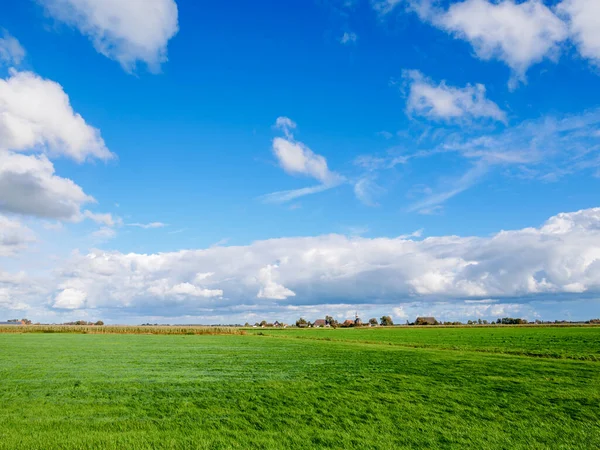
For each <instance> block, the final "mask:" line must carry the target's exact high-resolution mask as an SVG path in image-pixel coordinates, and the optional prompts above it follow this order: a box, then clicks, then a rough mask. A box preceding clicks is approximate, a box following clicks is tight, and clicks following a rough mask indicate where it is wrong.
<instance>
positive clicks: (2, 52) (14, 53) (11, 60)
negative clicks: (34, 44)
mask: <svg viewBox="0 0 600 450" xmlns="http://www.w3.org/2000/svg"><path fill="white" fill-rule="evenodd" d="M24 58H25V49H24V48H23V47H21V44H20V43H19V41H18V40H17V39H15V38H14V37H13V36H11V35H10V33H8V32H7V31H4V34H3V37H1V38H0V62H4V63H6V64H8V65H15V66H18V65H19V64H21V61H23V59H24Z"/></svg>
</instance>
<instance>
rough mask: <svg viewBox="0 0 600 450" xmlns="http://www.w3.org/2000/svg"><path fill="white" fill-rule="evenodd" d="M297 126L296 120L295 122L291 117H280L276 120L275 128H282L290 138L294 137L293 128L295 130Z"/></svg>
mask: <svg viewBox="0 0 600 450" xmlns="http://www.w3.org/2000/svg"><path fill="white" fill-rule="evenodd" d="M296 127H297V125H296V122H294V121H293V120H292V119H290V118H289V117H284V116H281V117H278V118H277V120H276V121H275V125H274V128H275V129H276V130H281V131H283V134H285V136H286V137H287V138H288V139H293V134H292V132H293V130H295V129H296Z"/></svg>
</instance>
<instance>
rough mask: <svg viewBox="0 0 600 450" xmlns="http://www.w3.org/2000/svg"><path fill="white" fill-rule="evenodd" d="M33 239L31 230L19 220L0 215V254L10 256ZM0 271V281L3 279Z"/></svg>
mask: <svg viewBox="0 0 600 450" xmlns="http://www.w3.org/2000/svg"><path fill="white" fill-rule="evenodd" d="M34 240H35V236H34V234H33V232H32V231H31V230H30V229H29V228H27V227H26V226H25V225H23V224H22V223H21V222H19V221H17V220H14V219H9V218H8V217H5V216H2V215H0V256H11V255H14V254H15V253H17V252H18V251H20V250H22V249H24V248H25V247H26V246H27V244H28V243H29V242H32V241H34ZM1 275H2V274H1V273H0V283H2V282H4V279H3V278H2V276H1Z"/></svg>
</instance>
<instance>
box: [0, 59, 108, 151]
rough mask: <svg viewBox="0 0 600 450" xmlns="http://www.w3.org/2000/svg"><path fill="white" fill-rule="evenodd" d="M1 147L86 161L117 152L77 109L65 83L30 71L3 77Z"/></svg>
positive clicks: (1, 81)
mask: <svg viewBox="0 0 600 450" xmlns="http://www.w3.org/2000/svg"><path fill="white" fill-rule="evenodd" d="M0 149H5V150H14V151H31V150H35V151H44V152H47V153H49V154H51V155H62V156H67V157H69V158H72V159H74V160H75V161H78V162H83V161H85V160H86V159H91V158H98V159H103V160H107V159H110V158H112V157H113V156H114V155H113V154H112V153H111V152H110V151H109V150H108V149H107V148H106V146H105V145H104V141H103V140H102V137H101V136H100V132H99V131H98V130H97V129H95V128H93V127H91V126H89V125H88V124H87V123H86V122H85V120H83V118H82V117H81V116H80V115H79V114H77V113H75V112H74V111H73V109H72V107H71V104H70V102H69V97H68V96H67V94H65V92H64V91H63V89H62V87H61V86H60V85H59V84H58V83H55V82H53V81H50V80H46V79H43V78H41V77H39V76H38V75H36V74H34V73H31V72H17V71H15V70H13V69H11V70H10V76H9V77H8V78H6V79H0Z"/></svg>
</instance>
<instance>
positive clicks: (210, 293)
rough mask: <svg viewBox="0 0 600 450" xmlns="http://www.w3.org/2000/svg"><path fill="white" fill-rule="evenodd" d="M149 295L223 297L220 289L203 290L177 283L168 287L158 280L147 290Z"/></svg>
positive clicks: (190, 284) (165, 282)
mask: <svg viewBox="0 0 600 450" xmlns="http://www.w3.org/2000/svg"><path fill="white" fill-rule="evenodd" d="M147 292H148V293H149V294H153V295H158V296H160V297H176V298H181V297H196V298H213V297H221V296H223V291H222V290H220V289H204V288H201V287H198V286H196V285H194V284H192V283H187V282H186V283H178V284H176V285H174V286H168V284H167V281H166V280H159V281H158V282H157V283H155V284H154V285H152V286H151V287H149V288H148V290H147Z"/></svg>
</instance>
